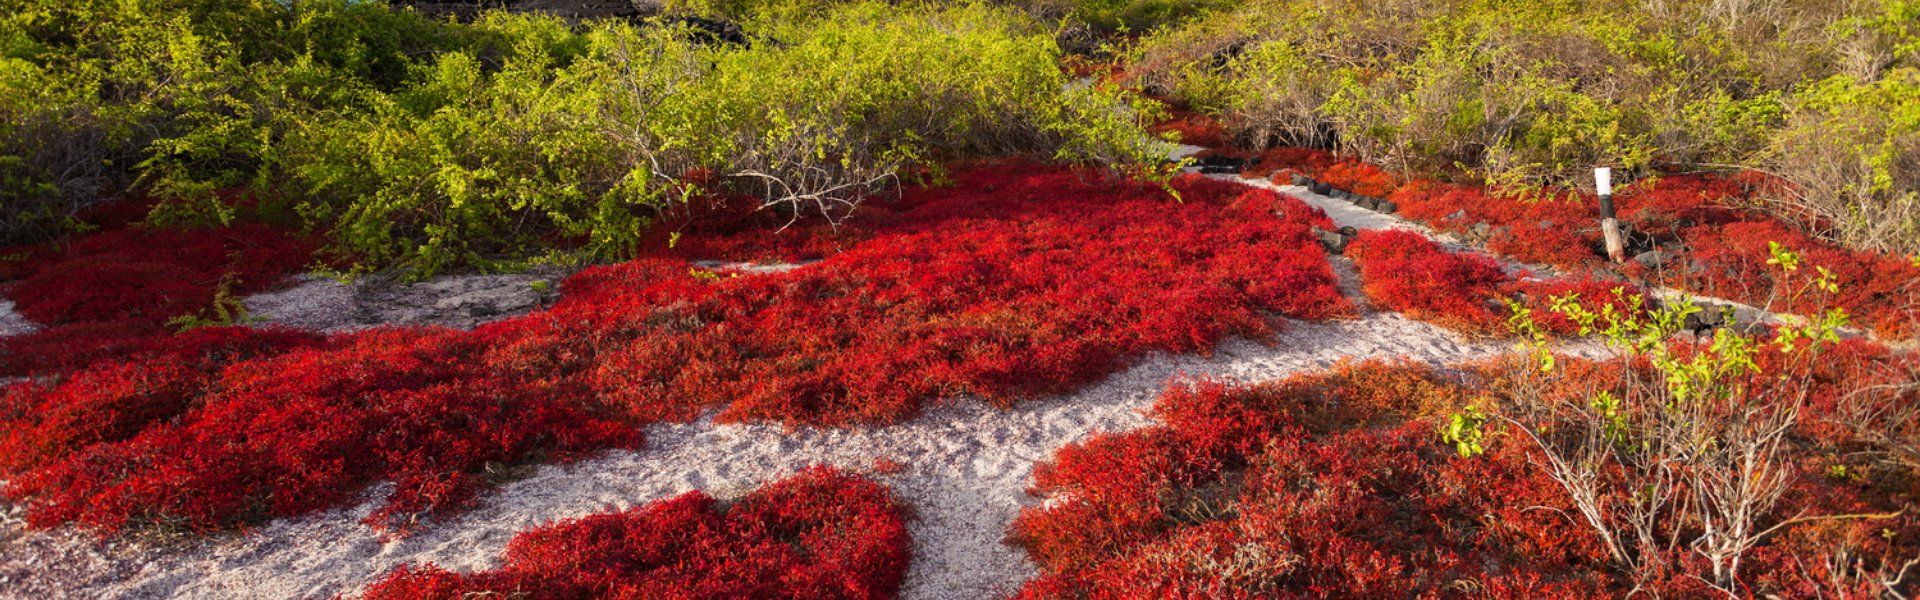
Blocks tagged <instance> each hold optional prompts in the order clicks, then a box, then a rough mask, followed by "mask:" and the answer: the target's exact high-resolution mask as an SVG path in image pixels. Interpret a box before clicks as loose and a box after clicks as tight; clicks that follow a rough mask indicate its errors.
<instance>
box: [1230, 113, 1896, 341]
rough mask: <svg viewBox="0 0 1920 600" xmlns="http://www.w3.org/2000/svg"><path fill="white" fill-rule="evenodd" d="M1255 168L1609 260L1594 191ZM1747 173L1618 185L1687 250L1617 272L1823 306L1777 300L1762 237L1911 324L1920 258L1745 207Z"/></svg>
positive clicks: (1635, 222) (1557, 256)
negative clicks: (1511, 191) (1837, 241)
mask: <svg viewBox="0 0 1920 600" xmlns="http://www.w3.org/2000/svg"><path fill="white" fill-rule="evenodd" d="M1261 158H1262V160H1261V161H1260V163H1259V164H1260V169H1261V171H1259V172H1254V173H1249V176H1257V175H1262V174H1265V175H1268V176H1279V177H1284V176H1285V175H1287V174H1290V173H1293V172H1300V173H1304V174H1307V175H1309V176H1312V177H1314V178H1316V179H1319V180H1321V181H1324V182H1326V183H1329V184H1331V185H1333V186H1334V187H1336V188H1340V189H1345V190H1349V191H1354V192H1356V193H1361V194H1365V195H1369V196H1377V197H1385V198H1388V199H1389V200H1392V201H1393V202H1394V203H1395V204H1396V205H1398V206H1399V209H1400V210H1399V214H1400V215H1401V216H1404V217H1407V218H1409V219H1413V220H1416V221H1420V222H1423V223H1426V224H1427V225H1429V226H1432V227H1434V228H1436V229H1440V230H1442V231H1449V232H1454V233H1458V234H1462V235H1466V236H1469V237H1480V236H1484V237H1485V243H1486V246H1487V249H1489V250H1491V251H1493V252H1496V253H1499V254H1501V255H1505V256H1509V257H1512V258H1514V259H1517V260H1520V261H1524V262H1529V263H1536V264H1547V265H1553V266H1556V267H1561V268H1568V269H1576V270H1578V269H1592V268H1598V267H1605V266H1607V264H1606V262H1605V257H1604V255H1603V253H1602V246H1603V244H1602V236H1601V233H1600V230H1599V226H1598V218H1597V215H1598V214H1599V208H1598V205H1599V200H1598V198H1596V197H1594V196H1593V195H1591V194H1584V193H1575V192H1572V191H1564V190H1563V191H1560V192H1557V193H1553V194H1549V195H1547V196H1545V197H1535V198H1523V197H1518V196H1511V195H1501V194H1497V193H1495V192H1493V191H1492V190H1489V189H1487V188H1484V187H1480V186H1473V185H1465V184H1457V183H1443V182H1438V181H1432V180H1412V181H1404V180H1401V179H1400V178H1397V177H1394V176H1393V175H1392V174H1390V173H1388V172H1387V171H1385V170H1383V169H1381V168H1379V167H1376V166H1373V165H1369V164H1365V163H1361V162H1357V161H1352V160H1341V159H1338V158H1336V157H1334V156H1333V155H1331V154H1329V153H1326V152H1323V151H1318V150H1310V149H1300V148H1277V149H1273V150H1268V151H1266V152H1264V153H1262V154H1261ZM1760 179H1761V178H1759V177H1757V176H1754V175H1750V174H1742V175H1734V176H1717V175H1674V176H1666V177H1659V178H1657V179H1653V180H1650V181H1646V182H1639V183H1634V184H1632V185H1627V186H1622V187H1621V188H1620V189H1617V190H1616V194H1615V198H1614V201H1615V203H1616V206H1617V211H1618V214H1619V215H1620V217H1621V220H1622V221H1623V222H1625V223H1627V224H1629V225H1631V226H1633V227H1634V228H1635V229H1636V230H1638V231H1639V232H1642V233H1645V234H1650V235H1652V236H1654V238H1655V239H1659V240H1663V241H1668V242H1678V243H1682V244H1684V245H1685V246H1686V247H1687V249H1688V250H1687V252H1685V253H1684V254H1683V255H1682V256H1680V257H1678V259H1677V260H1676V261H1674V262H1672V263H1670V264H1668V265H1666V266H1664V267H1663V268H1660V269H1649V268H1647V267H1645V266H1642V265H1640V264H1638V263H1633V262H1629V263H1628V264H1625V265H1619V266H1617V267H1613V268H1616V269H1618V270H1619V271H1621V272H1622V273H1624V274H1628V275H1632V276H1636V277H1642V278H1645V279H1648V280H1650V281H1654V282H1657V283H1660V284H1662V285H1669V286H1673V287H1676V288H1680V289H1685V290H1690V291H1693V292H1695V293H1700V294H1705V295H1709V296H1716V297H1723V298H1728V299H1731V300H1736V301H1740V302H1745V303H1748V304H1753V305H1757V306H1765V305H1768V304H1769V301H1770V300H1775V299H1776V298H1779V299H1780V300H1778V301H1777V302H1775V303H1774V306H1773V308H1774V309H1775V310H1780V311H1786V312H1799V313H1810V312H1815V311H1816V310H1817V309H1819V308H1821V307H1819V306H1813V305H1809V304H1807V302H1811V301H1812V300H1811V299H1808V300H1802V301H1799V302H1800V303H1798V304H1796V303H1793V302H1787V301H1785V300H1784V298H1786V297H1787V296H1789V295H1790V294H1788V293H1787V290H1786V289H1785V288H1784V284H1783V283H1782V282H1780V281H1778V280H1777V278H1778V271H1777V269H1774V268H1772V267H1771V266H1770V265H1768V264H1767V260H1768V259H1770V258H1772V255H1771V253H1770V252H1769V251H1768V242H1778V243H1780V244H1782V245H1784V246H1786V247H1787V248H1788V249H1789V250H1793V251H1795V252H1798V253H1800V254H1801V255H1802V257H1803V259H1804V261H1805V263H1806V264H1809V265H1818V266H1822V267H1826V268H1827V269H1830V270H1832V271H1833V272H1834V274H1835V276H1836V279H1837V281H1838V283H1839V285H1840V288H1841V290H1840V294H1839V296H1838V297H1837V298H1835V299H1834V301H1835V302H1837V304H1838V305H1839V306H1840V307H1842V308H1845V309H1847V311H1848V312H1849V313H1851V314H1852V315H1853V316H1854V318H1855V319H1856V320H1857V321H1858V322H1860V324H1862V325H1865V326H1867V327H1870V328H1872V329H1874V330H1875V331H1877V332H1879V333H1881V334H1882V335H1888V336H1893V337H1910V336H1912V335H1914V334H1916V333H1920V332H1916V331H1915V329H1914V327H1915V325H1914V317H1913V314H1912V312H1911V311H1912V310H1913V308H1914V307H1915V306H1920V284H1916V282H1920V265H1916V264H1914V263H1913V262H1912V261H1911V260H1909V259H1907V258H1905V257H1899V256H1885V255H1879V254H1875V253H1870V252H1855V251H1850V250H1847V249H1844V248H1840V247H1838V246H1835V245H1833V244H1830V243H1827V242H1824V241H1821V240H1818V239H1815V238H1813V237H1811V236H1808V235H1807V234H1805V233H1802V232H1801V231H1798V230H1796V229H1794V228H1792V227H1789V226H1788V225H1786V224H1785V223H1782V222H1780V221H1779V220H1777V219H1775V218H1772V217H1769V216H1767V215H1764V214H1761V213H1759V212H1755V211H1751V210H1745V209H1743V208H1741V207H1743V206H1750V205H1753V204H1755V203H1756V201H1754V200H1753V196H1754V194H1755V192H1756V190H1758V189H1760V188H1762V187H1763V186H1765V185H1769V183H1768V182H1765V181H1761V180H1760Z"/></svg>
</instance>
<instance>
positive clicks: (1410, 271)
mask: <svg viewBox="0 0 1920 600" xmlns="http://www.w3.org/2000/svg"><path fill="white" fill-rule="evenodd" d="M1346 254H1347V256H1349V257H1352V258H1353V260H1354V263H1355V264H1356V265H1357V266H1358V267H1359V270H1360V280H1361V284H1362V289H1363V290H1364V291H1365V292H1366V294H1367V298H1368V299H1370V300H1372V301H1373V302H1375V303H1378V304H1380V305H1382V306H1385V307H1388V308H1391V309H1393V310H1396V311H1399V312H1401V313H1405V314H1406V315H1407V316H1408V317H1412V318H1414V319H1419V320H1422V321H1428V322H1432V323H1435V324H1438V325H1441V326H1445V327H1449V328H1452V329H1456V330H1459V331H1463V332H1468V333H1480V334H1494V333H1500V332H1504V331H1505V330H1506V322H1507V316H1508V312H1509V311H1508V308H1507V306H1506V304H1505V303H1504V302H1503V301H1502V300H1504V299H1516V298H1517V299H1518V300H1520V301H1521V303H1522V304H1523V305H1526V306H1527V307H1528V308H1531V309H1533V310H1534V317H1535V321H1536V322H1537V323H1538V324H1539V325H1540V326H1541V327H1542V328H1543V329H1545V330H1547V331H1549V332H1552V333H1559V334H1571V333H1574V332H1575V331H1576V330H1577V329H1578V326H1577V325H1575V324H1574V323H1573V322H1572V321H1570V320H1568V319H1567V318H1566V317H1564V316H1562V315H1560V314H1558V313H1554V312H1552V311H1550V310H1547V309H1548V308H1549V307H1550V306H1551V305H1552V299H1553V298H1556V297H1565V296H1578V297H1579V301H1580V303H1581V304H1582V305H1584V306H1586V307H1587V308H1588V309H1589V310H1592V311H1599V310H1601V307H1602V306H1603V305H1612V306H1613V307H1614V308H1615V310H1620V311H1626V310H1630V309H1632V308H1633V307H1632V305H1631V304H1630V303H1629V302H1628V301H1627V298H1628V297H1630V296H1632V295H1635V294H1638V293H1639V292H1638V290H1637V289H1636V288H1634V287H1633V286H1631V285H1627V284H1623V283H1619V282H1610V281H1605V280H1601V279H1592V278H1587V279H1559V280H1551V281H1539V280H1533V279H1527V278H1523V277H1514V276H1509V275H1508V274H1507V273H1506V272H1505V271H1504V270H1502V269H1501V268H1500V264H1499V263H1498V262H1496V261H1494V260H1493V259H1492V258H1488V257H1486V256H1482V255H1478V254H1470V253H1453V252H1448V251H1446V250H1445V249H1443V248H1441V247H1440V245H1439V244H1436V243H1434V242H1433V240H1430V239H1427V238H1426V237H1425V236H1422V235H1420V234H1418V233H1414V232H1411V231H1400V230H1384V231H1363V232H1361V233H1360V235H1359V236H1357V237H1355V238H1354V239H1353V243H1352V244H1351V245H1349V246H1348V247H1347V252H1346ZM1623 294H1624V295H1623Z"/></svg>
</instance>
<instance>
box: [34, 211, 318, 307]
mask: <svg viewBox="0 0 1920 600" xmlns="http://www.w3.org/2000/svg"><path fill="white" fill-rule="evenodd" d="M313 250H314V246H313V245H312V244H311V243H308V242H307V241H304V240H301V239H298V238H295V237H292V236H289V235H287V234H285V233H283V232H281V231H279V230H276V229H274V228H271V227H267V226H265V225H257V224H247V225H237V226H234V227H226V228H216V229H190V230H171V229H148V228H129V229H118V230H112V231H103V232H100V233H95V234H91V235H84V236H80V237H79V238H77V239H75V240H73V241H72V242H71V243H70V244H69V245H68V246H67V247H65V248H64V249H61V250H60V251H58V252H53V253H50V254H49V255H48V256H45V257H37V258H35V259H32V260H30V261H28V262H27V263H26V264H25V265H24V266H23V270H24V276H23V277H22V278H21V279H20V280H19V281H17V282H15V283H13V284H12V286H11V287H10V288H9V289H8V290H7V295H8V297H10V298H12V299H13V301H14V307H15V308H16V309H17V310H19V311H20V314H22V315H25V316H26V317H27V318H29V319H33V320H34V321H37V322H39V323H42V324H47V325H63V324H68V323H100V322H111V321H127V320H132V321H141V322H148V323H162V322H165V321H166V320H167V319H171V318H173V317H177V316H180V315H187V314H197V313H199V312H201V311H203V310H205V309H206V308H207V307H209V306H211V305H212V304H213V300H214V294H215V293H216V291H217V290H218V287H219V285H220V283H221V280H222V279H228V278H231V281H232V282H233V283H232V289H231V290H230V291H231V293H234V294H246V293H250V292H253V291H258V290H261V289H265V288H267V287H268V286H272V285H273V284H275V283H278V282H279V279H280V278H281V277H282V276H284V275H285V274H286V273H288V272H290V271H292V270H295V269H298V268H300V267H301V266H304V265H305V264H306V263H307V262H308V261H309V260H311V259H312V256H313Z"/></svg>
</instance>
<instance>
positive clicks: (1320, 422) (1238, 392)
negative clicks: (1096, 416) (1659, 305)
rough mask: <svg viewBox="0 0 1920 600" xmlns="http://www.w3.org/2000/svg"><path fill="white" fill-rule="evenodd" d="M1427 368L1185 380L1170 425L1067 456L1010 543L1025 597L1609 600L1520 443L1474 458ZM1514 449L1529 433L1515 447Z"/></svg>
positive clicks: (1449, 389)
mask: <svg viewBox="0 0 1920 600" xmlns="http://www.w3.org/2000/svg"><path fill="white" fill-rule="evenodd" d="M1466 399H1467V398H1466V392H1465V391H1464V389H1463V388H1461V387H1460V386H1459V385H1458V384H1456V383H1454V382H1452V381H1449V380H1447V379H1446V378H1444V377H1442V376H1440V375H1437V374H1436V373H1434V372H1432V371H1430V370H1428V369H1426V368H1425V367H1418V366H1411V365H1402V366H1386V365H1381V364H1365V365H1359V366H1353V365H1348V366H1344V367H1341V368H1339V369H1336V370H1334V371H1332V372H1330V373H1325V374H1317V375H1310V376H1296V377H1293V378H1289V379H1286V380H1283V381H1281V382H1277V383H1270V384H1264V385H1259V386H1252V387H1227V386H1223V385H1219V384H1213V383H1201V384H1197V385H1175V386H1174V387H1172V388H1170V389H1169V390H1168V391H1167V392H1166V394H1165V395H1163V396H1162V397H1161V399H1160V401H1159V402H1157V403H1156V404H1155V408H1154V411H1155V415H1156V416H1157V417H1158V418H1159V419H1160V420H1161V421H1162V422H1163V423H1164V424H1163V425H1161V426H1158V427H1152V428H1148V429H1144V430H1139V431H1135V432H1130V433H1125V434H1118V435H1105V436H1100V437H1096V438H1094V439H1092V440H1089V441H1087V442H1084V443H1080V444H1075V445H1072V446H1068V447H1066V448H1063V449H1061V450H1060V452H1059V453H1058V454H1057V455H1056V456H1055V458H1054V459H1053V461H1051V462H1049V463H1044V464H1043V465H1041V466H1040V467H1039V468H1038V469H1037V470H1036V472H1035V474H1034V482H1035V484H1034V487H1033V489H1032V493H1034V494H1037V495H1040V496H1043V497H1046V498H1047V502H1046V503H1045V504H1043V505H1042V506H1040V507H1036V508H1030V509H1026V510H1024V511H1022V513H1021V515H1020V517H1019V518H1018V519H1017V520H1016V521H1015V523H1014V528H1013V533H1012V535H1011V539H1012V540H1013V541H1015V542H1016V543H1018V544H1020V545H1021V546H1022V547H1024V548H1026V549H1027V551H1028V553H1029V555H1030V556H1032V557H1033V559H1034V561H1035V562H1037V563H1039V565H1040V568H1041V571H1042V574H1041V576H1040V577H1039V578H1037V579H1035V580H1033V581H1031V582H1029V583H1028V584H1027V585H1026V587H1025V588H1024V589H1023V590H1022V592H1021V594H1020V597H1023V598H1076V597H1088V596H1090V595H1092V596H1101V595H1103V594H1104V595H1105V596H1111V597H1125V598H1159V597H1191V596H1196V595H1200V596H1208V597H1291V596H1328V595H1332V596H1335V597H1351V598H1369V597H1413V596H1419V595H1421V594H1424V593H1429V592H1432V591H1434V590H1437V589H1445V588H1446V587H1447V586H1448V584H1449V582H1454V581H1474V582H1476V584H1477V589H1478V590H1481V591H1485V592H1488V593H1489V594H1490V595H1492V596H1493V597H1509V596H1514V595H1520V594H1523V593H1531V594H1534V595H1540V594H1545V595H1555V596H1572V595H1578V594H1593V595H1608V593H1607V589H1608V588H1607V578H1606V577H1605V576H1604V575H1602V574H1600V573H1597V572H1594V571H1596V570H1595V569H1593V568H1592V567H1593V566H1594V565H1595V564H1596V563H1598V562H1599V561H1602V560H1604V554H1603V551H1602V550H1601V549H1600V548H1599V547H1598V545H1597V544H1596V543H1595V542H1594V541H1593V540H1591V539H1588V537H1589V536H1586V535H1583V533H1582V532H1581V531H1580V530H1578V529H1577V528H1575V527H1573V526H1571V525H1569V524H1567V523H1566V521H1565V520H1564V519H1561V518H1559V517H1558V516H1557V515H1555V514H1553V513H1552V512H1551V511H1538V510H1527V509H1528V508H1530V507H1537V506H1548V507H1551V506H1555V505H1557V504H1559V502H1558V500H1557V499H1556V498H1555V497H1554V494H1553V487H1552V483H1551V482H1550V481H1547V480H1545V478H1544V477H1541V476H1539V475H1538V474H1536V473H1534V472H1533V471H1531V470H1530V469H1529V468H1528V465H1527V463H1526V460H1525V458H1524V457H1523V456H1521V455H1519V454H1518V453H1512V454H1502V455H1499V456H1497V457H1477V458H1475V459H1471V460H1469V459H1461V458H1459V457H1458V456H1457V455H1455V454H1454V453H1453V451H1452V449H1451V448H1449V447H1447V446H1445V445H1443V444H1441V443H1440V442H1439V440H1437V439H1435V436H1434V431H1435V429H1434V425H1433V423H1432V422H1431V421H1429V420H1425V419H1420V418H1417V416H1418V415H1425V414H1432V412H1435V411H1444V410H1447V409H1448V407H1455V406H1459V405H1461V404H1463V403H1464V402H1465V401H1466ZM1513 446H1515V447H1517V445H1513Z"/></svg>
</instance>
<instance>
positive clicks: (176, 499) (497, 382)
mask: <svg viewBox="0 0 1920 600" xmlns="http://www.w3.org/2000/svg"><path fill="white" fill-rule="evenodd" d="M483 343H484V340H483V339H482V338H479V337H477V336H473V335H468V334H466V333H464V332H457V331H448V330H436V329H384V330H376V331H371V332H367V333H361V334H354V335H351V336H344V337H340V338H336V339H333V340H330V341H329V342H327V343H326V344H324V345H318V346H312V345H310V346H308V347H306V348H303V349H299V350H294V351H291V352H286V353H283V354H280V355H278V356H273V357H271V358H254V359H246V360H235V361H232V362H231V363H230V364H229V365H228V366H227V367H226V368H225V370H224V371H222V372H221V374H220V376H218V377H215V378H212V379H211V381H206V380H202V379H197V378H195V377H194V373H193V372H192V371H191V370H188V371H187V372H185V373H182V372H180V371H181V368H180V367H179V366H178V365H177V363H176V362H174V361H168V360H153V361H148V362H142V363H131V364H128V365H118V364H112V363H101V364H100V365H98V366H96V367H94V368H92V369H89V370H88V371H84V372H82V373H80V374H78V375H76V376H74V377H72V378H70V379H68V380H66V381H65V382H63V383H61V384H59V385H57V386H53V387H51V388H46V387H42V386H41V385H40V384H20V385H16V386H13V387H11V388H9V392H8V396H7V403H8V404H9V405H10V406H13V407H15V408H17V410H10V411H9V413H8V415H7V416H8V417H9V419H10V420H18V421H22V422H24V423H23V424H31V425H37V427H34V428H33V429H32V431H34V432H43V431H45V432H47V434H46V435H42V436H39V437H38V438H36V437H34V436H32V435H31V434H28V435H21V436H8V437H7V438H5V439H6V440H7V441H8V443H7V444H6V445H4V446H0V451H4V452H5V455H4V456H0V464H5V465H8V466H9V467H12V468H10V469H9V470H8V472H6V473H5V476H7V478H8V482H7V488H6V492H7V495H8V496H10V497H13V498H19V499H24V500H25V503H26V505H27V507H28V508H29V513H28V519H29V521H30V522H31V523H33V524H36V525H53V524H58V523H64V522H78V523H81V524H83V525H86V526H88V527H91V528H95V529H97V530H100V531H103V532H112V531H117V530H119V529H121V528H124V527H127V526H129V525H135V526H163V527H170V528H178V529H192V530H206V529H214V528H222V527H229V526H232V525H235V524H239V523H244V522H247V521H251V520H257V519H259V518H262V517H275V516H290V515H296V514H301V513H305V512H309V511H313V510H317V509H321V508H327V507H331V506H337V505H339V504H342V503H345V502H349V501H351V500H353V499H355V498H356V497H358V496H359V494H360V492H361V490H363V489H365V488H366V486H367V485H369V484H371V483H374V482H376V481H380V480H392V481H394V482H396V483H397V484H398V487H397V488H396V489H395V491H394V492H393V494H392V495H391V496H390V497H389V498H388V499H387V501H386V505H385V506H384V507H383V508H381V509H380V510H379V511H378V512H376V513H375V514H374V515H372V516H371V517H370V518H369V521H370V522H371V523H375V524H379V525H388V526H395V527H398V528H402V529H404V528H405V527H406V526H408V525H410V524H412V523H413V522H414V521H415V520H416V519H417V518H418V517H420V516H421V515H422V514H423V513H425V512H426V511H428V510H431V509H434V508H444V507H457V506H460V505H461V504H462V503H463V502H464V501H465V500H467V499H468V498H470V497H471V495H472V494H473V492H474V490H475V489H476V486H477V484H478V483H479V478H480V476H481V474H482V473H483V472H484V471H485V470H486V467H487V466H489V465H491V464H496V463H517V462H526V461H530V460H541V459H565V458H567V457H570V456H574V455H577V454H579V453H581V452H585V451H591V450H598V449H601V448H608V447H632V446H635V445H637V444H638V443H639V434H638V432H637V431H636V430H635V429H634V428H633V427H631V426H629V425H627V424H626V423H624V422H620V421H617V420H611V419H609V418H606V417H604V416H602V415H600V414H598V413H599V412H604V411H595V410H594V409H593V408H592V407H591V406H590V405H589V404H590V403H589V402H588V400H587V399H585V398H582V397H580V396H579V395H578V394H577V393H575V394H572V395H569V393H568V392H570V391H573V390H569V389H565V388H555V387H551V386H545V385H542V384H541V382H539V381H536V380H528V379H523V378H520V377H518V376H517V375H518V374H516V373H508V372H502V371H499V370H497V369H490V368H488V365H487V364H485V363H484V362H483V361H482V357H483V352H484V350H485V347H484V345H483ZM35 407H39V408H35ZM48 408H54V409H57V410H51V411H49V410H47V409H48ZM129 409H134V410H129ZM42 414H47V415H50V416H49V417H42ZM68 414H73V415H76V416H74V417H67V416H66V415H68ZM43 418H51V419H56V420H53V421H45V420H40V419H43ZM99 421H103V422H104V423H103V424H101V425H94V426H90V427H89V428H88V429H86V430H85V431H87V432H88V433H87V434H86V437H83V438H78V439H75V438H74V437H73V436H74V435H77V434H78V433H79V432H70V431H59V430H54V431H48V430H50V429H52V428H55V427H58V426H62V425H74V424H86V423H90V422H99ZM94 430H100V431H102V433H100V434H93V433H91V432H92V431H94ZM47 435H57V436H59V437H57V438H54V439H53V440H52V441H51V442H49V441H47V440H46V436H47ZM16 438H20V441H18V442H16ZM36 440H38V442H37V443H36ZM60 451H66V452H65V453H61V452H60Z"/></svg>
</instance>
